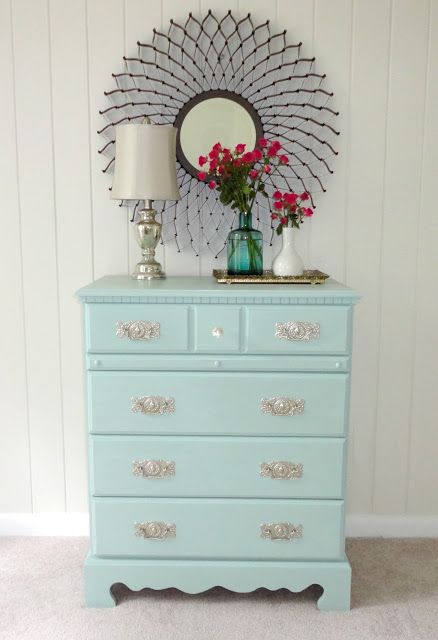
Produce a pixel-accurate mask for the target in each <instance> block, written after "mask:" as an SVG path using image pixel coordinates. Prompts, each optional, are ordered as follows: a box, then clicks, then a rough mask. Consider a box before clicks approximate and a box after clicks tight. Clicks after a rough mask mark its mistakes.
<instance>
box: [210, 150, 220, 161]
mask: <svg viewBox="0 0 438 640" xmlns="http://www.w3.org/2000/svg"><path fill="white" fill-rule="evenodd" d="M218 155H219V149H215V148H214V147H213V149H212V150H211V151H210V153H209V154H208V157H209V158H210V159H211V160H216V158H217V157H218Z"/></svg>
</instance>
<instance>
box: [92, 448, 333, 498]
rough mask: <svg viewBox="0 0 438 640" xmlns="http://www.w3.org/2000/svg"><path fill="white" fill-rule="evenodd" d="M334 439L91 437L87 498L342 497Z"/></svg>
mask: <svg viewBox="0 0 438 640" xmlns="http://www.w3.org/2000/svg"><path fill="white" fill-rule="evenodd" d="M344 449H345V441H344V439H342V438H282V437H279V438H242V437H240V438H239V437H233V438H230V437H226V436H223V437H186V436H175V437H172V436H163V437H160V436H92V438H91V452H92V453H91V456H92V463H91V491H92V494H93V495H95V496H148V497H153V496H186V497H224V498H225V497H242V498H244V497H253V498H264V497H266V498H268V497H272V498H342V488H343V475H344V474H343V471H344Z"/></svg>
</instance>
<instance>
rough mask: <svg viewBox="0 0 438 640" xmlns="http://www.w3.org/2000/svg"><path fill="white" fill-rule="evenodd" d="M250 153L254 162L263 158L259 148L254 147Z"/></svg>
mask: <svg viewBox="0 0 438 640" xmlns="http://www.w3.org/2000/svg"><path fill="white" fill-rule="evenodd" d="M252 155H253V158H254V161H255V162H258V161H259V160H261V159H262V158H263V153H262V152H261V151H260V149H254V151H253V152H252Z"/></svg>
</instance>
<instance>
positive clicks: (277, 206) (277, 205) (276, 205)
mask: <svg viewBox="0 0 438 640" xmlns="http://www.w3.org/2000/svg"><path fill="white" fill-rule="evenodd" d="M274 209H277V211H281V210H282V209H283V203H282V202H281V201H280V200H276V201H275V202H274Z"/></svg>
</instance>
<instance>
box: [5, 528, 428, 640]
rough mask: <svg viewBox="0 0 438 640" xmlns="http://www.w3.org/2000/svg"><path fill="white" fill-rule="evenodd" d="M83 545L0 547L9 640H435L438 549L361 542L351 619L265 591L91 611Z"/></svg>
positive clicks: (307, 597)
mask: <svg viewBox="0 0 438 640" xmlns="http://www.w3.org/2000/svg"><path fill="white" fill-rule="evenodd" d="M87 545H88V542H87V540H86V539H85V538H0V638H1V639H2V640H3V639H4V640H52V639H53V640H55V639H56V640H82V639H84V640H149V639H151V640H152V639H153V640H180V639H181V640H183V639H184V640H198V639H199V640H219V639H220V640H243V639H248V640H262V639H263V640H265V639H266V640H268V639H269V640H283V639H284V640H319V639H320V638H321V639H324V640H345V639H347V638H348V639H349V640H350V639H351V640H369V639H373V640H383V639H385V640H386V639H391V640H392V639H394V640H407V639H409V640H411V639H413V640H438V540H416V539H409V540H406V539H405V540H383V539H354V540H350V541H349V542H348V555H349V558H350V560H351V562H352V565H353V576H354V579H353V592H352V599H353V602H352V606H353V608H352V610H351V612H350V613H347V614H344V613H321V612H319V611H318V610H317V609H316V607H315V601H316V597H317V596H318V595H319V593H320V589H319V588H317V587H311V588H310V589H307V590H306V591H304V592H303V593H301V594H291V593H289V592H288V591H286V590H280V591H276V592H273V593H271V592H269V591H267V590H265V589H259V590H258V591H256V592H254V593H250V594H245V595H242V594H240V595H239V594H233V593H230V592H228V591H226V590H224V589H220V588H218V589H212V590H211V591H209V592H207V593H205V594H201V595H198V596H189V595H186V594H183V593H181V592H179V591H177V590H175V589H168V590H166V591H161V592H155V591H152V590H149V589H145V590H143V591H141V592H139V593H131V592H130V591H129V590H128V589H126V588H125V587H122V586H120V587H119V588H118V589H117V596H118V599H119V605H118V606H117V607H116V608H114V609H85V607H84V604H83V600H82V568H81V564H82V560H83V558H84V556H85V553H86V549H87Z"/></svg>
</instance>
